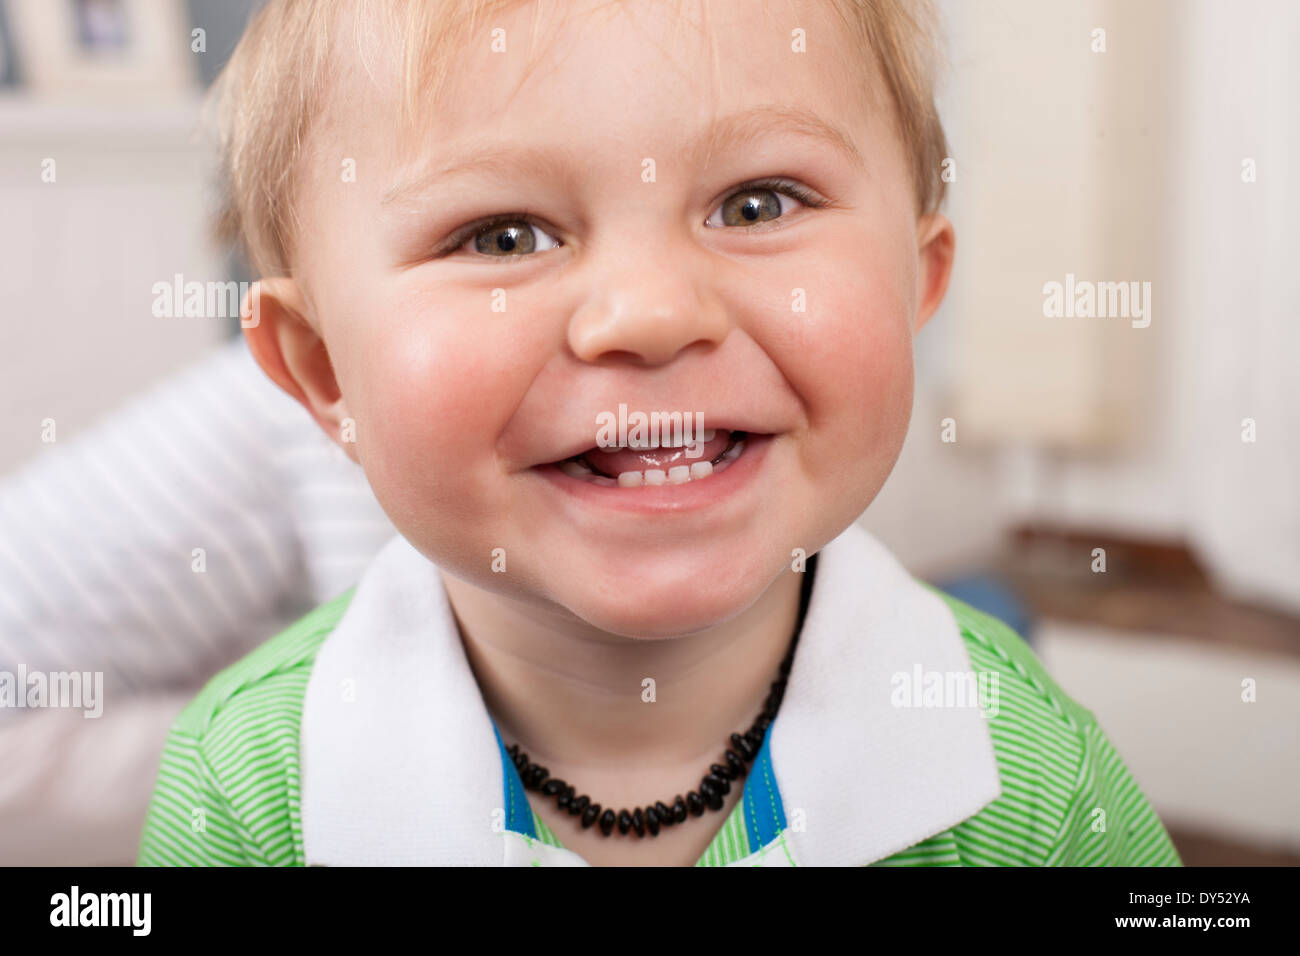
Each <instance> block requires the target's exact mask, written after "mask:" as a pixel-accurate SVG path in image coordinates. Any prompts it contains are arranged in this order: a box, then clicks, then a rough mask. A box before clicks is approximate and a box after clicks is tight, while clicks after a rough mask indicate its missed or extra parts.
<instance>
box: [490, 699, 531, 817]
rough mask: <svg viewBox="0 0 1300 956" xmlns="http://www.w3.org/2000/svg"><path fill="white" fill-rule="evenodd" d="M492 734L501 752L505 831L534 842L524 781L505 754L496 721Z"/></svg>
mask: <svg viewBox="0 0 1300 956" xmlns="http://www.w3.org/2000/svg"><path fill="white" fill-rule="evenodd" d="M492 733H494V734H496V737H497V747H499V748H500V750H501V778H502V781H503V782H504V786H503V787H502V790H503V794H502V800H503V802H504V805H505V809H506V829H507V830H512V831H514V832H515V833H522V834H523V835H524V836H526V837H532V838H533V839H534V840H536V839H537V830H536V828H534V826H533V808H532V806H531V805H530V804H529V803H528V794H527V793H525V792H524V781H523V779H522V778H521V777H520V776H519V771H518V769H516V767H515V762H514V761H513V760H511V759H510V754H509V753H507V752H506V744H505V741H503V740H502V739H501V731H499V730H497V725H496V721H493V722H492Z"/></svg>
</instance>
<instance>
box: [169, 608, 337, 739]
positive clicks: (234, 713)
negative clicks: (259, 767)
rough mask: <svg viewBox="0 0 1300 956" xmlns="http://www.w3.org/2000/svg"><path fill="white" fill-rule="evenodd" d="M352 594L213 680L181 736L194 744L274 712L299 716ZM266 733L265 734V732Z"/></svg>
mask: <svg viewBox="0 0 1300 956" xmlns="http://www.w3.org/2000/svg"><path fill="white" fill-rule="evenodd" d="M352 594H353V591H351V590H349V591H346V592H344V593H343V594H341V595H339V596H338V597H336V598H335V599H334V600H332V601H329V602H327V603H325V604H322V605H321V606H320V607H318V608H316V609H315V610H313V611H310V612H308V613H307V614H306V615H304V616H303V617H301V618H299V619H298V620H297V621H295V622H294V623H293V624H291V625H289V627H287V628H285V629H284V630H283V631H281V632H280V633H279V634H277V635H276V636H275V637H273V638H271V639H270V640H268V641H266V643H264V644H262V645H261V646H260V647H258V648H257V649H256V650H254V651H252V652H251V653H249V654H248V655H246V656H245V657H243V658H241V659H240V660H238V661H237V662H235V663H234V664H232V665H231V666H230V667H227V668H226V669H225V670H223V671H221V672H220V673H219V674H217V675H216V676H215V677H213V678H212V679H211V680H210V681H208V683H207V684H206V685H205V686H204V688H203V689H202V690H201V691H200V692H199V693H198V695H197V696H195V698H194V699H193V700H192V701H190V703H189V704H188V705H187V706H186V707H185V709H184V710H183V711H182V712H181V714H180V716H179V717H178V718H177V720H176V724H175V727H176V729H177V730H179V731H182V732H184V733H187V734H189V735H190V736H191V737H194V738H195V739H204V738H207V737H210V736H211V735H212V734H213V733H214V732H215V731H218V730H220V729H222V728H228V727H230V726H231V725H243V724H248V723H249V722H252V723H254V724H260V720H259V718H260V717H262V716H265V715H267V714H268V713H273V712H276V711H284V712H289V711H296V712H298V713H301V710H302V695H303V693H304V692H305V690H306V682H307V679H308V678H309V677H310V676H311V668H312V665H313V664H314V663H315V660H316V653H317V652H318V651H319V650H320V647H321V644H323V643H324V642H325V638H326V637H328V636H329V634H330V632H331V631H332V630H333V629H334V627H335V625H336V624H338V622H339V619H340V618H341V617H342V616H343V612H344V611H345V610H347V606H348V604H349V603H350V601H351V599H352ZM262 729H265V728H262Z"/></svg>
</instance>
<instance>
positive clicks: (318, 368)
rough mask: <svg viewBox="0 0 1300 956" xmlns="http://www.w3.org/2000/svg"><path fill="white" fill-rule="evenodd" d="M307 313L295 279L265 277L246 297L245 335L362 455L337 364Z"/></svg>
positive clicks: (328, 427) (280, 381) (256, 353)
mask: <svg viewBox="0 0 1300 956" xmlns="http://www.w3.org/2000/svg"><path fill="white" fill-rule="evenodd" d="M307 315H308V305H307V300H306V297H305V296H304V295H303V292H302V288H301V286H299V285H298V283H297V282H296V281H295V280H293V279H290V278H287V277H275V278H271V279H261V280H259V281H257V282H255V283H254V284H253V286H252V287H251V288H250V289H249V292H248V296H247V297H246V298H245V300H244V305H243V314H242V321H241V325H242V326H243V328H244V340H245V341H246V342H247V343H248V348H249V350H250V351H251V352H252V353H253V357H254V358H255V359H256V360H257V364H258V365H260V366H261V367H262V371H264V372H265V373H266V374H267V376H268V377H269V378H270V379H271V381H273V382H275V383H276V384H277V385H279V386H280V387H281V388H282V389H284V390H285V391H286V392H288V393H289V394H290V395H292V396H293V397H294V398H296V399H297V400H298V402H299V403H300V404H301V405H302V406H303V407H304V408H305V409H307V411H308V412H309V413H310V414H311V416H312V418H314V419H315V420H316V423H317V424H318V425H320V427H321V428H322V429H323V430H324V431H325V434H327V435H329V436H330V438H332V439H333V440H334V441H335V443H337V444H338V445H339V447H341V448H342V449H343V450H344V452H346V453H347V455H348V457H349V458H351V459H352V460H353V461H357V452H356V444H355V442H353V441H348V440H345V428H344V426H345V424H347V425H350V423H351V419H350V418H349V417H348V411H347V406H346V404H345V403H344V401H343V395H342V392H341V391H340V389H339V385H338V380H337V379H336V378H335V375H334V366H333V364H332V363H331V362H330V357H329V353H328V352H327V351H326V350H325V341H324V339H322V338H321V336H320V333H319V332H318V331H317V330H316V329H315V327H313V326H312V324H311V322H310V321H309V320H308V318H307ZM347 431H349V432H350V431H351V428H350V427H349V428H348V429H347Z"/></svg>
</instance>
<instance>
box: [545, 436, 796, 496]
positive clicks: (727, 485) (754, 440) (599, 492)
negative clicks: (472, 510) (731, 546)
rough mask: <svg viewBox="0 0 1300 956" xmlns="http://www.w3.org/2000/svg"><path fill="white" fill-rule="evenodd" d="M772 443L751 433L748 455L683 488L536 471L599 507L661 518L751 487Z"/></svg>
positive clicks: (549, 467) (550, 469)
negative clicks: (626, 484)
mask: <svg viewBox="0 0 1300 956" xmlns="http://www.w3.org/2000/svg"><path fill="white" fill-rule="evenodd" d="M771 444H772V436H771V435H753V434H750V435H749V436H747V437H746V439H745V451H744V454H742V455H741V456H740V457H739V458H737V459H736V460H735V461H733V462H732V463H731V464H729V465H728V466H727V467H726V468H725V469H724V470H723V471H720V472H716V473H714V474H712V475H709V476H708V477H707V478H700V479H696V480H693V481H687V482H684V483H682V484H680V485H671V484H663V485H642V486H641V487H639V488H620V487H609V486H606V485H597V484H593V483H592V482H590V481H583V480H582V479H581V478H573V477H570V476H569V475H566V474H565V473H564V472H562V471H561V470H560V469H559V468H557V467H556V466H555V465H541V466H539V467H537V468H536V469H534V470H535V471H537V472H538V473H539V474H541V475H542V476H543V477H544V478H545V479H546V480H547V481H549V482H551V483H552V484H553V485H555V486H556V487H557V488H559V489H560V490H561V491H563V492H564V493H566V494H568V495H572V496H573V497H574V498H577V499H578V500H579V501H582V502H584V503H585V504H590V505H592V506H595V507H599V508H610V509H614V510H616V511H623V512H631V513H640V514H658V515H662V514H671V513H674V512H682V511H699V510H700V509H703V508H708V507H710V506H711V505H716V504H718V503H720V502H722V501H725V500H726V499H728V498H731V497H733V496H734V495H736V494H737V493H738V492H740V491H741V490H742V489H744V488H745V487H746V486H747V485H749V484H750V483H751V482H752V481H753V479H754V476H755V475H756V474H757V473H758V469H759V468H760V467H761V466H762V464H763V460H764V459H765V458H766V457H767V449H768V447H769V446H770V445H771Z"/></svg>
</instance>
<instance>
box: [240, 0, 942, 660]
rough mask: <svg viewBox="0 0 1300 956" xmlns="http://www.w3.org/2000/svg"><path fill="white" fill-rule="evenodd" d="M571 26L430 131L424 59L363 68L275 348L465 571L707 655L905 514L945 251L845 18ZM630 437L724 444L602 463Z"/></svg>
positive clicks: (266, 339)
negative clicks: (802, 577) (899, 494)
mask: <svg viewBox="0 0 1300 956" xmlns="http://www.w3.org/2000/svg"><path fill="white" fill-rule="evenodd" d="M546 10H547V11H548V12H546V13H545V14H542V13H539V11H538V9H537V8H536V7H535V6H534V5H533V4H532V3H525V4H522V5H517V6H513V7H511V8H510V9H507V10H504V11H501V12H500V13H498V14H497V15H496V16H494V17H493V18H492V19H491V21H490V22H488V23H486V24H485V25H484V26H483V27H482V29H481V30H479V31H478V32H477V33H476V34H474V35H473V36H472V39H471V41H470V42H468V43H466V44H464V45H463V46H462V47H460V48H459V50H458V52H456V54H455V56H454V57H453V58H452V59H451V61H450V66H449V72H448V74H447V77H446V80H445V83H444V85H443V86H442V87H441V88H440V90H439V95H438V98H437V101H436V103H429V104H428V105H427V115H422V116H419V117H417V119H418V123H417V125H416V128H412V129H410V130H406V132H402V131H403V130H404V129H405V126H404V123H403V112H402V107H403V98H402V97H403V88H404V87H403V74H402V65H401V63H400V62H399V59H400V58H399V57H397V56H396V55H395V54H393V53H392V52H391V51H392V50H393V49H395V48H397V47H398V46H400V44H399V43H397V42H396V41H395V40H394V41H393V42H385V40H384V38H383V36H382V34H381V35H380V36H379V37H378V38H377V39H376V42H375V43H374V45H373V48H372V50H371V55H369V56H366V55H363V53H362V52H358V51H357V50H350V49H349V48H348V45H347V44H342V45H340V47H339V49H338V51H337V58H336V61H335V62H334V63H333V65H332V67H331V70H332V72H333V74H334V76H333V79H332V81H331V91H330V94H329V97H328V100H327V102H326V104H325V106H324V107H323V108H322V111H321V115H320V117H319V119H318V121H317V123H316V124H315V126H314V128H313V130H312V132H311V136H310V140H309V147H308V149H307V152H306V154H305V156H304V160H303V166H302V173H301V179H300V182H299V184H298V187H297V189H296V199H295V202H296V208H297V223H298V224H297V226H296V236H297V239H296V242H295V245H294V255H293V268H292V273H293V279H292V280H289V279H284V278H277V279H272V280H269V281H267V282H265V283H264V284H263V291H262V302H261V316H262V321H261V323H260V325H259V326H258V327H257V328H256V329H250V330H249V338H250V343H251V344H252V345H253V348H254V351H255V353H256V354H257V355H258V357H259V359H260V360H262V362H263V365H264V366H266V367H267V369H268V372H270V373H271V374H272V377H274V378H276V379H277V380H278V381H281V384H283V385H285V386H286V388H289V390H290V391H292V392H294V393H295V394H297V396H298V397H299V398H300V399H301V400H302V401H303V402H304V404H306V405H307V406H308V408H309V409H310V410H311V411H312V413H313V414H314V415H315V417H316V418H317V420H318V421H319V422H320V423H321V425H322V427H324V428H325V429H326V430H327V431H328V432H329V433H330V434H331V435H332V436H333V437H335V439H336V440H339V441H340V443H341V445H342V447H343V448H344V449H345V450H346V451H347V452H348V453H349V454H350V455H352V456H353V457H354V458H355V459H357V460H358V461H359V462H360V463H361V464H362V466H363V467H364V469H365V472H366V475H367V478H368V480H369V482H370V484H371V486H372V488H373V489H374V492H375V494H376V496H377V497H378V500H379V502H380V503H381V505H382V506H383V507H384V509H385V511H386V512H387V513H388V514H389V516H390V517H391V518H392V520H393V522H394V524H395V525H396V526H397V528H398V529H399V530H400V531H401V532H402V534H403V535H404V536H405V537H406V538H408V539H409V540H410V541H411V542H412V544H414V545H415V546H416V547H417V548H418V549H419V550H420V551H421V552H422V553H423V554H425V555H426V556H427V557H428V558H429V559H430V560H432V561H433V562H434V563H436V564H437V565H439V566H440V567H441V568H443V569H444V570H446V571H447V572H449V573H451V574H453V575H455V576H457V577H459V578H461V579H464V580H466V581H468V582H470V583H472V584H475V585H477V586H479V587H481V588H484V589H488V590H490V591H494V592H500V593H507V594H510V595H512V596H514V597H516V598H520V599H522V600H524V601H526V602H530V603H536V604H540V605H545V606H548V607H552V608H560V609H564V610H566V611H568V612H571V613H572V614H573V615H576V616H577V617H578V618H580V619H582V620H583V621H586V622H587V623H589V624H591V625H594V626H596V627H599V628H601V629H603V630H606V631H610V632H612V633H616V634H622V635H629V636H663V635H669V634H678V633H686V632H691V631H695V630H699V629H702V628H705V627H708V626H710V625H712V624H716V623H720V622H722V621H724V620H726V619H728V618H731V617H733V616H734V615H736V614H738V613H740V612H741V611H743V610H744V609H745V608H747V607H749V606H750V605H752V604H753V603H754V602H755V601H756V600H757V599H758V598H759V597H760V596H761V595H762V594H763V592H764V591H765V590H766V589H767V588H768V587H769V586H770V585H771V583H772V582H773V581H774V580H775V578H776V577H777V576H778V575H780V574H782V573H788V571H789V568H790V562H791V560H792V553H793V552H794V551H795V549H803V551H804V552H806V553H809V554H811V553H813V552H814V551H816V550H817V549H819V548H820V547H821V546H822V545H824V544H825V543H826V542H827V541H829V540H830V539H831V538H833V537H835V536H836V535H837V534H839V533H840V532H841V531H842V530H843V529H844V528H845V527H847V526H848V525H849V524H850V523H851V522H852V521H853V520H854V519H855V518H856V517H857V516H858V515H859V514H860V513H861V512H862V511H863V510H864V509H865V508H866V507H867V505H868V504H869V503H870V502H871V501H872V499H873V498H874V497H875V495H876V493H877V492H878V491H879V490H880V488H881V486H882V485H883V483H884V481H885V479H886V477H887V476H888V475H889V472H890V470H891V468H892V467H893V465H894V462H895V460H896V458H897V456H898V453H899V450H900V447H901V445H902V441H903V438H904V435H905V432H906V430H907V425H908V420H909V415H910V410H911V402H912V338H913V335H914V333H915V331H916V330H917V328H919V326H920V325H921V323H923V322H924V321H925V320H926V319H927V318H928V317H929V315H930V314H931V313H932V312H933V311H934V309H935V308H936V307H937V305H938V303H939V301H940V299H941V298H942V296H943V292H944V288H945V286H946V282H947V277H948V272H949V267H950V263H951V257H952V247H953V241H952V231H951V227H950V226H949V225H948V224H947V222H946V220H944V219H942V217H938V216H935V215H926V214H922V215H918V203H917V199H916V195H917V190H916V188H915V183H914V179H915V176H914V173H913V170H912V168H911V165H910V162H909V153H908V150H907V149H906V148H905V146H904V142H903V137H902V136H901V135H900V132H899V126H900V124H899V122H898V121H897V118H896V116H895V115H894V113H893V112H892V109H891V106H890V102H891V101H890V97H889V94H888V92H887V91H885V90H884V89H882V86H883V85H884V81H883V79H882V76H881V73H880V70H879V69H878V68H877V67H876V66H875V65H873V63H872V60H871V58H870V56H869V54H868V53H867V52H866V51H864V50H863V49H862V47H861V45H860V44H856V43H855V42H854V41H853V39H852V34H851V31H849V30H848V29H846V27H845V25H844V22H843V21H842V20H839V19H837V18H836V17H835V15H834V14H833V13H832V11H831V5H830V4H827V3H824V2H818V3H811V2H810V3H790V4H776V5H773V6H771V7H769V6H767V5H765V4H762V3H756V2H754V0H730V2H719V0H713V2H712V3H710V4H709V5H708V7H707V12H706V9H705V8H704V7H703V6H695V5H692V4H690V3H687V4H684V5H683V6H682V9H681V10H680V11H677V10H675V9H673V8H672V7H671V6H670V5H668V4H663V3H614V4H609V3H604V4H592V3H588V2H585V0H584V2H574V3H566V4H563V5H562V6H561V12H560V13H559V14H553V13H551V12H549V11H550V10H551V7H550V6H548V7H547V8H546ZM555 17H559V19H555ZM535 29H541V30H543V31H549V32H547V36H548V40H547V42H546V45H545V47H544V48H543V49H541V50H539V51H536V52H535V54H533V55H530V53H529V49H528V47H529V38H530V36H531V35H532V34H533V32H534V30H535ZM494 31H495V32H494ZM792 31H802V34H797V33H796V32H792ZM800 35H801V36H802V37H804V48H803V49H799V47H800V44H799V43H798V42H792V37H795V39H796V40H797V38H798V36H800ZM417 128H418V132H417V131H416V129H417ZM934 175H936V176H937V175H938V170H937V169H936V170H934ZM286 373H288V374H287V375H286ZM620 406H622V407H623V411H624V413H625V415H624V417H625V419H626V417H627V416H630V415H634V414H635V413H638V412H639V413H642V414H644V415H646V416H647V417H649V416H650V415H651V414H652V413H656V412H668V413H680V416H681V417H682V418H683V419H684V420H685V421H686V422H688V423H695V422H702V424H703V427H704V429H705V430H706V431H705V432H704V433H703V435H699V434H694V435H692V434H687V435H685V436H684V439H685V440H686V441H692V439H694V442H693V444H692V446H691V447H674V446H675V445H676V446H681V445H682V442H683V437H682V436H673V435H661V436H659V438H660V440H659V441H658V442H657V444H658V445H659V447H637V448H628V447H623V448H614V449H610V448H608V447H599V448H598V447H597V446H598V445H607V444H608V441H607V440H608V439H609V438H610V432H609V430H608V428H606V429H604V430H603V431H602V428H601V423H602V422H605V423H608V422H609V421H610V417H611V416H618V415H619V413H620ZM349 420H350V421H349ZM353 433H354V434H355V442H353V441H349V440H344V439H345V438H350V437H351V435H352V434H353ZM634 437H635V436H634ZM617 440H618V439H617V438H615V439H614V441H617ZM652 444H654V443H652ZM496 549H503V551H498V550H496ZM502 553H504V558H505V572H504V573H498V572H495V571H494V570H493V556H494V554H496V555H497V556H498V558H499V557H500V555H502ZM497 565H498V567H499V566H500V561H499V560H498V561H497Z"/></svg>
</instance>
